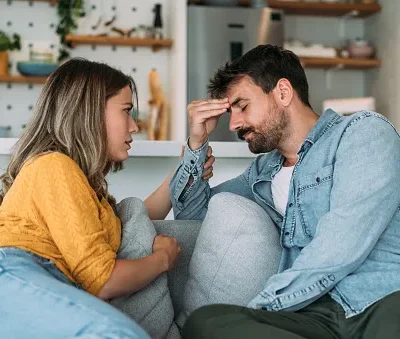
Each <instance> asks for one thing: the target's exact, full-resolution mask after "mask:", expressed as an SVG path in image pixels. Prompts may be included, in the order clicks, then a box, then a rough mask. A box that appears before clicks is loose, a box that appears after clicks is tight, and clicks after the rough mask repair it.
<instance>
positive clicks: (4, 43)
mask: <svg viewBox="0 0 400 339" xmlns="http://www.w3.org/2000/svg"><path fill="white" fill-rule="evenodd" d="M15 49H17V50H20V49H21V37H20V36H19V35H18V34H15V33H14V34H13V36H12V38H10V37H9V36H8V35H7V34H6V33H4V32H3V31H0V75H7V74H8V52H7V51H13V50H15Z"/></svg>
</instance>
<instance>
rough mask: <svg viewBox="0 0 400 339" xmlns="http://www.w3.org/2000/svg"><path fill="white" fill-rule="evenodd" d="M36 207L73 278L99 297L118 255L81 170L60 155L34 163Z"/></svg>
mask: <svg viewBox="0 0 400 339" xmlns="http://www.w3.org/2000/svg"><path fill="white" fill-rule="evenodd" d="M32 167H34V168H32V170H33V171H34V172H35V178H34V189H35V190H36V193H34V198H33V200H34V204H35V207H36V210H37V211H38V213H39V214H40V216H41V218H43V220H44V222H45V223H46V225H47V227H48V229H49V232H50V235H51V237H52V239H53V241H54V243H55V244H56V246H57V248H58V249H59V251H60V253H61V255H62V256H63V258H64V260H65V262H66V264H67V266H68V269H69V271H70V273H71V275H72V277H73V278H74V279H75V280H76V282H77V283H79V284H80V285H81V286H82V287H83V288H84V289H85V290H86V291H88V292H89V293H91V294H94V295H97V294H98V293H99V292H100V290H101V288H102V287H103V285H104V284H105V283H106V281H107V280H108V279H109V277H110V275H111V272H112V271H113V268H114V265H115V260H116V253H115V251H113V249H112V248H111V246H110V244H109V243H108V241H107V240H108V234H107V231H106V230H105V229H104V228H103V226H102V223H101V222H100V211H99V207H98V204H99V202H98V200H97V197H96V194H95V192H94V190H93V189H92V188H91V186H90V185H89V182H88V180H87V178H86V177H85V175H84V173H83V172H82V171H81V169H80V168H79V166H78V165H77V164H76V163H75V162H74V161H73V160H72V159H71V158H69V157H67V156H65V155H62V154H60V153H52V154H49V155H43V156H40V157H39V158H38V159H37V160H35V161H34V162H33V163H32Z"/></svg>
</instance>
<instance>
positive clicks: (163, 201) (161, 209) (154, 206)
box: [144, 147, 215, 220]
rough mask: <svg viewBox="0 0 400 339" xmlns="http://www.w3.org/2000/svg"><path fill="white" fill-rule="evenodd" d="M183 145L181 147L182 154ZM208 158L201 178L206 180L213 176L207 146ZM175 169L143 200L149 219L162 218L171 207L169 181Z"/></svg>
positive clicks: (212, 161) (211, 158)
mask: <svg viewBox="0 0 400 339" xmlns="http://www.w3.org/2000/svg"><path fill="white" fill-rule="evenodd" d="M183 150H184V147H182V154H181V157H182V155H183ZM207 157H208V160H207V161H206V163H205V164H204V171H203V174H202V178H203V179H204V180H208V179H210V178H211V177H212V176H213V173H212V171H213V166H212V165H213V163H214V161H215V157H214V156H213V155H212V148H211V147H209V148H208V151H207ZM174 172H175V169H174V170H173V171H172V172H171V173H170V174H169V175H168V176H167V178H166V179H165V180H164V182H163V183H162V184H161V185H160V186H159V187H158V188H157V189H156V190H155V191H154V192H153V193H152V194H151V195H150V196H149V197H148V198H147V199H146V200H145V201H144V204H145V206H146V208H147V210H148V213H149V217H150V219H151V220H164V219H165V217H166V216H167V215H168V213H169V211H170V210H171V208H172V204H171V199H170V194H169V182H170V180H171V176H172V174H173V173H174Z"/></svg>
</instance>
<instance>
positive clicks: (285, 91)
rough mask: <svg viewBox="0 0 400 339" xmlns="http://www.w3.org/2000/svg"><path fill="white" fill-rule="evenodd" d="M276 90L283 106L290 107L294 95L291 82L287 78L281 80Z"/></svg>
mask: <svg viewBox="0 0 400 339" xmlns="http://www.w3.org/2000/svg"><path fill="white" fill-rule="evenodd" d="M275 88H276V90H277V97H278V100H279V101H280V103H281V105H282V106H284V107H288V106H289V105H290V103H291V102H292V99H293V95H294V91H293V87H292V84H291V83H290V81H289V80H288V79H285V78H282V79H279V81H278V83H277V84H276V87H275Z"/></svg>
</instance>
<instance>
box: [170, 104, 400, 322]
mask: <svg viewBox="0 0 400 339" xmlns="http://www.w3.org/2000/svg"><path fill="white" fill-rule="evenodd" d="M207 146H208V144H207V143H206V144H204V145H203V146H202V148H201V149H199V150H196V151H194V152H193V151H191V150H190V149H189V147H188V146H186V149H185V152H184V157H183V159H182V160H181V161H180V164H179V167H178V168H177V170H176V172H175V174H174V176H173V178H172V180H171V182H170V193H171V198H172V204H173V208H174V214H175V218H176V219H203V218H204V216H205V214H206V212H207V205H208V201H209V200H210V198H211V197H212V196H213V195H214V194H217V193H219V192H232V193H236V194H239V195H241V196H245V197H247V198H249V199H251V200H253V201H255V202H257V203H258V204H260V205H261V206H262V207H263V208H264V209H265V210H266V211H267V213H269V215H270V216H271V217H272V220H274V221H275V223H276V226H277V227H278V228H279V230H280V234H281V238H280V239H281V246H282V257H281V262H280V266H279V271H278V273H277V274H275V275H273V276H272V277H271V278H270V279H269V280H268V281H267V282H266V284H265V288H264V290H263V291H261V292H260V293H259V294H258V295H257V296H255V297H254V299H253V300H252V301H251V302H250V303H249V305H248V306H249V307H252V308H263V309H266V310H273V311H279V310H285V311H296V310H299V309H301V308H303V307H305V306H307V305H309V304H310V303H312V302H313V301H315V300H317V299H318V298H320V297H321V296H322V295H324V294H326V293H329V294H330V295H331V297H332V298H333V299H334V300H335V301H337V302H338V303H339V304H340V305H341V306H342V307H343V309H344V311H345V314H346V317H351V316H354V315H357V314H359V313H361V312H363V311H364V310H365V309H366V308H367V307H368V306H370V305H371V304H373V303H375V302H376V301H378V300H380V299H382V298H383V297H385V296H386V295H388V294H390V293H392V292H394V291H398V290H400V136H399V134H398V133H397V132H396V130H395V128H394V127H393V126H392V125H391V124H390V122H389V121H388V120H387V119H385V118H384V117H383V116H381V115H379V114H377V113H375V112H371V111H362V112H358V113H355V114H353V115H351V116H339V115H338V114H337V113H336V112H334V111H332V110H327V111H326V112H325V113H324V114H323V115H322V116H321V117H320V118H319V119H318V121H317V123H316V124H315V126H314V127H313V129H312V130H311V132H310V133H309V135H308V136H307V138H306V139H305V141H304V142H303V144H302V145H301V147H300V149H299V151H298V162H297V164H296V165H295V168H294V171H293V175H292V179H291V183H290V190H289V199H288V204H287V207H286V213H285V215H281V214H280V213H279V212H278V211H277V210H276V209H275V207H274V203H273V198H272V194H271V180H272V179H273V177H274V175H275V174H276V173H277V172H278V171H279V170H280V169H281V167H282V164H283V162H284V157H283V156H282V154H280V153H279V152H278V151H276V150H275V151H273V152H270V153H268V154H263V155H260V156H258V157H257V158H256V159H255V160H254V161H253V162H252V163H251V164H250V166H249V167H248V168H247V169H246V171H245V172H244V173H243V174H241V175H240V176H238V177H236V178H234V179H231V180H229V181H227V182H224V183H222V184H220V185H218V186H216V187H214V188H210V186H209V184H208V182H207V181H204V180H203V179H201V173H202V170H203V164H204V162H205V159H206V150H207ZM190 176H192V177H193V179H194V180H193V183H192V184H191V186H190V187H187V186H188V180H189V178H190Z"/></svg>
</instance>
